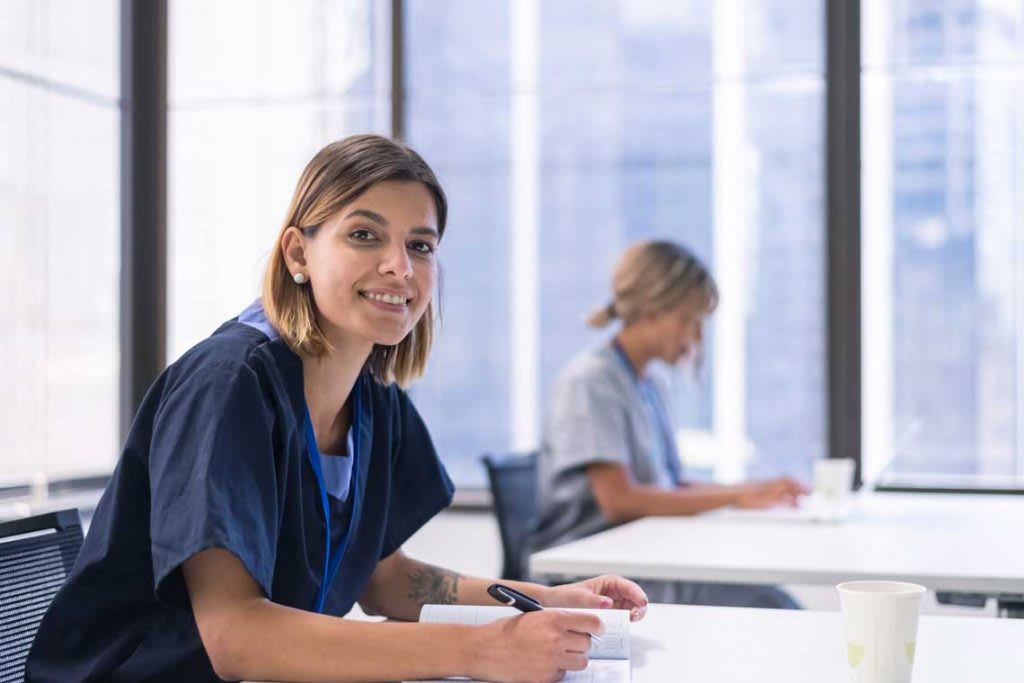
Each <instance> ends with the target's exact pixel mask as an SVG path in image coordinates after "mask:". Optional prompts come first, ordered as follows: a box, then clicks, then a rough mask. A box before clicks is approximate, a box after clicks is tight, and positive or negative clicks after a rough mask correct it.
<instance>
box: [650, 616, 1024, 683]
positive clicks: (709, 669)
mask: <svg viewBox="0 0 1024 683" xmlns="http://www.w3.org/2000/svg"><path fill="white" fill-rule="evenodd" d="M630 632H631V637H630V639H631V647H632V657H631V660H632V673H633V675H632V683H656V682H657V683H663V682H664V681H694V682H697V681H699V682H700V683H714V682H716V681H723V682H725V681H728V682H730V683H733V682H735V681H759V682H762V683H773V682H775V681H778V682H779V683H783V682H785V683H803V682H806V683H822V681H845V680H848V674H847V670H848V665H847V662H846V644H845V642H846V641H845V638H844V637H843V622H842V616H841V615H840V614H839V613H837V612H797V611H790V610H767V609H742V608H738V607H692V606H680V605H651V607H650V609H649V610H648V613H647V618H646V619H644V620H643V621H641V622H640V623H637V624H633V625H632V626H631V627H630ZM1021 643H1024V621H1017V620H1011V619H988V618H983V617H978V618H975V617H937V616H922V617H921V622H920V626H919V628H918V638H917V653H916V655H915V662H914V681H921V682H924V681H927V682H928V683H964V681H984V682H985V683H1003V682H1005V683H1010V682H1011V681H1012V682H1013V683H1020V681H1022V680H1024V657H1021V656H1020V654H1019V652H1020V644H1021Z"/></svg>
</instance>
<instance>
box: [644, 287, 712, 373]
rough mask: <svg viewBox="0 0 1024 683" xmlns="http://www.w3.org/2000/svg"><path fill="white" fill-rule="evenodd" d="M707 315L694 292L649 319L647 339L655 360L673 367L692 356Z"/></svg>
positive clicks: (702, 333)
mask: <svg viewBox="0 0 1024 683" xmlns="http://www.w3.org/2000/svg"><path fill="white" fill-rule="evenodd" d="M707 316H708V310H707V305H706V304H705V302H704V297H703V296H701V295H700V294H699V293H697V292H694V293H693V294H691V295H690V296H688V297H687V298H686V299H684V300H683V302H682V303H681V304H679V305H678V306H676V307H675V308H671V309H669V310H667V311H664V312H662V313H658V314H655V315H653V316H651V329H650V333H651V336H650V339H651V340H652V345H653V347H654V352H655V354H654V355H655V357H657V358H659V359H661V360H663V361H664V362H666V363H668V364H669V365H675V364H676V363H679V362H680V361H682V360H684V359H689V358H692V357H693V356H695V355H696V353H697V350H698V349H699V348H700V345H701V342H702V341H703V340H704V320H705V319H706V318H707Z"/></svg>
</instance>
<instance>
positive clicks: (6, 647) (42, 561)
mask: <svg viewBox="0 0 1024 683" xmlns="http://www.w3.org/2000/svg"><path fill="white" fill-rule="evenodd" d="M81 547H82V521H81V518H80V517H79V516H78V510H61V511H60V512H50V513H47V514H45V515H37V516H35V517H26V518H25V519H16V520H14V521H11V522H3V523H0V683H22V681H23V680H24V677H25V657H27V656H28V650H29V647H31V645H32V639H33V638H35V635H36V629H38V628H39V622H40V621H41V620H42V618H43V614H44V613H45V612H46V608H47V607H49V606H50V602H51V601H52V600H53V596H54V595H56V594H57V591H58V590H59V589H60V587H61V585H63V583H64V579H65V578H67V575H68V572H70V571H71V567H72V566H73V565H74V564H75V558H77V557H78V551H79V549H80V548H81Z"/></svg>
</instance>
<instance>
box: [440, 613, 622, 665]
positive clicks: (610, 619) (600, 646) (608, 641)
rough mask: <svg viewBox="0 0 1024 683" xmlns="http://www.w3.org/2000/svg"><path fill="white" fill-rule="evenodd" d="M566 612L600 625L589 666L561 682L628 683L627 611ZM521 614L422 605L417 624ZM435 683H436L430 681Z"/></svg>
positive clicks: (474, 623) (468, 621) (480, 620)
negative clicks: (588, 615) (590, 616)
mask: <svg viewBox="0 0 1024 683" xmlns="http://www.w3.org/2000/svg"><path fill="white" fill-rule="evenodd" d="M566 611H568V612H592V613H594V614H596V615H597V616H598V617H599V618H600V619H601V622H602V623H603V624H604V633H602V634H601V641H602V643H598V642H597V641H593V642H592V643H591V645H590V651H589V652H587V655H588V657H589V658H590V664H589V666H587V668H586V669H584V670H583V671H567V672H566V674H565V678H563V679H562V681H563V682H565V683H629V680H630V673H629V610H623V609H601V610H596V609H595V610H591V609H567V610H566ZM518 614H521V612H519V611H518V610H516V609H514V608H512V607H497V606H495V607H490V606H488V607H482V606H473V605H424V606H423V609H422V610H420V621H421V622H424V623H433V624H468V625H471V626H480V625H482V624H489V623H491V622H492V621H497V620H498V619H504V618H505V617H514V616H516V615H518ZM445 680H446V681H469V680H471V679H468V678H447V679H445ZM432 683H437V682H432Z"/></svg>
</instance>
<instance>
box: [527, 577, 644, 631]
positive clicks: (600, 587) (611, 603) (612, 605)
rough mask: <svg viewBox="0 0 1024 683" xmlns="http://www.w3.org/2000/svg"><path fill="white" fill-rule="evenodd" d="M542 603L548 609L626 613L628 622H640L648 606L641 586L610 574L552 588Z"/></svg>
mask: <svg viewBox="0 0 1024 683" xmlns="http://www.w3.org/2000/svg"><path fill="white" fill-rule="evenodd" d="M543 600H544V604H545V606H548V607H590V608H596V609H628V610H629V620H630V621H640V620H641V619H643V618H644V615H645V614H647V603H648V600H647V594H646V593H644V591H643V589H642V588H640V586H638V585H636V584H635V583H633V582H632V581H630V580H629V579H624V578H622V577H621V576H614V575H611V574H606V575H604V576H595V577H594V578H592V579H586V580H585V581H578V582H576V583H568V584H565V585H564V586H554V587H552V588H549V589H548V590H547V592H546V593H545V594H544V597H543Z"/></svg>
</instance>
